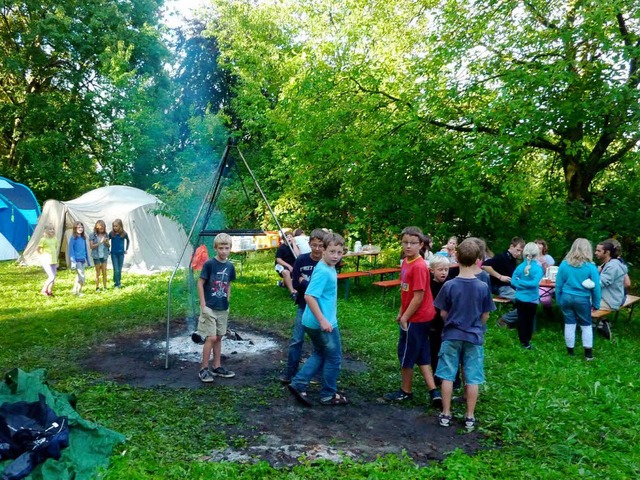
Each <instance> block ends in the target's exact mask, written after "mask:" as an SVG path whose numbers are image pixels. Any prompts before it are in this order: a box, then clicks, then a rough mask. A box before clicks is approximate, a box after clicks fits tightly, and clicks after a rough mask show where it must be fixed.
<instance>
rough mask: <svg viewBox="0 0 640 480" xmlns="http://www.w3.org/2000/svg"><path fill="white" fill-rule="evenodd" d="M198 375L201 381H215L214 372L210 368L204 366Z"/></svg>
mask: <svg viewBox="0 0 640 480" xmlns="http://www.w3.org/2000/svg"><path fill="white" fill-rule="evenodd" d="M198 377H200V381H201V382H204V383H212V382H213V374H212V373H211V372H210V371H209V369H208V368H203V369H201V370H200V372H199V373H198Z"/></svg>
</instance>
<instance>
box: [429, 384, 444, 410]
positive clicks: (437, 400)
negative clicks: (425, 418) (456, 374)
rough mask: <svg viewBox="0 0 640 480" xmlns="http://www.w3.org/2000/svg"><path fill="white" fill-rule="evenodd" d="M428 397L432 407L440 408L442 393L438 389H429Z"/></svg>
mask: <svg viewBox="0 0 640 480" xmlns="http://www.w3.org/2000/svg"><path fill="white" fill-rule="evenodd" d="M429 397H430V398H431V406H432V407H433V408H438V409H440V408H442V395H441V394H440V390H438V389H437V388H434V389H433V390H430V391H429Z"/></svg>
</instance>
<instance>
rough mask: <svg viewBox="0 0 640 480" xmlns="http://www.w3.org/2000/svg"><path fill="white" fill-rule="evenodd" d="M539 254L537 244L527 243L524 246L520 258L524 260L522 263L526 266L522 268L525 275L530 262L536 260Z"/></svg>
mask: <svg viewBox="0 0 640 480" xmlns="http://www.w3.org/2000/svg"><path fill="white" fill-rule="evenodd" d="M539 253H540V249H539V248H538V244H537V243H535V242H529V243H527V244H526V245H525V246H524V249H523V250H522V257H523V258H524V261H525V262H527V266H526V267H524V274H525V275H529V271H530V270H531V262H532V261H534V260H535V259H536V258H538V254H539Z"/></svg>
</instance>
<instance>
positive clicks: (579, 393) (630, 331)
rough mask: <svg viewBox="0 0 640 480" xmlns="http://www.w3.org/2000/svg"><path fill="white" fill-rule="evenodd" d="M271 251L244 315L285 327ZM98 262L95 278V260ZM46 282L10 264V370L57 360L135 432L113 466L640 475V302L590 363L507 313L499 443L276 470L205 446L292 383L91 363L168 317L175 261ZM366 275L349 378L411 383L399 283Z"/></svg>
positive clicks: (1, 320) (125, 472)
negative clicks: (110, 344)
mask: <svg viewBox="0 0 640 480" xmlns="http://www.w3.org/2000/svg"><path fill="white" fill-rule="evenodd" d="M383 258H384V257H383ZM272 261H273V260H272V255H271V254H268V253H266V254H265V253H261V254H255V255H252V256H250V257H249V259H248V261H247V263H245V265H244V271H243V273H242V276H241V278H239V279H238V281H237V282H236V283H235V284H234V286H233V294H232V300H231V319H232V322H233V321H236V322H237V321H239V320H240V319H241V321H243V322H247V323H248V324H251V325H254V326H255V327H257V328H260V329H264V330H268V331H272V332H279V333H281V334H282V335H283V336H285V337H286V336H288V335H289V333H290V328H291V322H292V318H293V314H294V309H293V307H292V305H291V302H290V301H288V299H287V295H286V292H284V290H282V289H278V288H275V281H276V275H275V273H274V272H273V270H272ZM88 273H89V277H91V275H93V270H89V272H88ZM43 281H44V273H43V272H42V271H41V270H40V269H36V268H24V267H17V266H15V265H13V264H12V263H10V262H2V263H0V287H1V288H0V331H1V332H2V334H1V335H0V373H4V372H5V371H7V370H9V369H10V368H12V367H20V368H22V369H24V370H32V369H35V368H41V367H42V368H46V369H47V371H48V379H49V382H50V384H51V386H52V387H53V388H55V389H56V390H58V391H61V392H68V393H74V394H76V395H77V397H78V410H79V412H80V414H81V415H83V416H84V417H85V418H87V419H88V420H91V421H95V422H97V423H99V424H101V425H104V426H106V427H108V428H112V429H114V430H116V431H118V432H121V433H123V434H125V435H126V436H127V442H126V443H125V444H123V445H122V446H120V447H118V449H117V451H115V452H114V455H113V457H112V460H111V465H110V468H109V470H108V471H107V472H106V477H105V478H108V479H122V478H127V479H151V478H166V479H174V478H175V479H182V480H184V479H185V478H240V479H243V478H247V479H255V478H288V479H298V478H300V479H302V478H304V479H308V478H311V479H315V478H317V479H330V478H331V479H333V478H340V477H342V478H347V477H348V478H375V479H378V478H380V479H399V478H407V479H409V478H447V479H449V478H450V479H458V478H460V479H466V478H469V479H471V478H549V479H563V480H564V479H569V478H571V479H572V478H598V479H600V478H607V479H629V478H638V477H640V447H639V445H640V438H639V437H640V433H639V432H640V429H639V428H638V427H637V425H639V424H640V392H639V388H638V383H639V382H638V379H637V376H638V371H639V370H638V360H637V359H638V353H637V352H638V351H639V349H640V340H639V333H640V322H639V321H638V318H636V317H637V315H636V317H634V318H633V319H632V321H631V322H629V321H627V313H626V312H623V313H622V314H621V315H620V320H619V322H618V324H617V325H615V328H614V338H613V341H611V342H607V341H604V340H603V339H602V338H601V337H597V338H596V340H595V349H594V351H595V355H596V360H595V361H593V362H591V363H587V362H585V361H584V360H583V359H582V357H581V356H580V355H576V357H575V358H570V357H568V356H567V355H566V353H565V348H564V338H563V334H562V330H561V326H560V324H559V323H558V322H556V323H553V322H551V321H548V320H546V319H545V318H544V317H542V318H540V320H539V322H538V331H537V332H536V334H535V335H534V340H533V344H534V350H532V351H522V350H521V349H520V348H519V345H518V340H517V335H516V332H514V331H508V330H501V329H498V328H495V326H494V324H495V315H494V316H493V318H492V319H491V320H490V324H489V331H488V333H487V339H486V340H487V341H486V361H485V366H486V375H487V384H486V385H485V386H484V387H483V388H482V389H481V395H480V401H479V404H478V407H477V416H478V418H479V420H480V422H481V424H480V425H481V429H482V432H483V433H484V434H485V435H486V436H487V441H486V447H487V448H486V449H485V450H481V451H480V452H479V453H477V454H476V455H475V456H468V455H466V454H464V453H462V452H460V451H456V452H452V453H451V454H450V455H449V456H448V458H447V459H446V460H445V461H444V462H442V463H440V464H435V465H432V466H430V467H426V468H422V469H418V468H417V467H416V466H415V465H414V464H413V463H412V462H411V460H410V459H409V458H406V457H403V456H400V457H397V456H393V455H391V456H386V457H384V458H380V459H378V460H377V461H375V462H371V463H366V464H360V463H353V462H347V463H344V464H341V465H334V464H330V463H321V464H320V465H314V466H311V465H300V466H298V467H295V468H293V469H289V470H275V469H272V468H270V467H269V466H268V465H266V464H264V463H261V464H258V465H237V464H231V463H213V462H208V461H206V458H207V456H208V455H209V453H210V452H211V450H212V449H214V448H220V447H225V446H233V445H235V444H238V443H241V442H242V441H243V439H242V438H233V437H232V436H231V435H228V434H226V429H229V428H231V427H232V426H233V425H235V424H237V423H239V422H241V421H242V416H241V415H240V412H241V407H246V404H247V402H250V403H251V402H253V403H254V404H256V405H257V404H259V403H261V402H265V401H268V396H270V395H282V394H286V393H281V389H277V390H276V389H274V390H264V389H250V388H247V389H243V390H242V392H238V390H237V388H235V389H234V388H224V387H220V388H216V389H195V390H187V389H169V388H161V387H158V388H150V389H144V388H134V387H131V386H127V385H117V384H114V383H112V382H108V381H105V380H104V379H103V378H101V377H100V376H99V375H98V374H96V373H94V372H88V371H84V370H83V369H82V368H81V367H80V366H79V362H78V360H79V359H80V358H83V357H86V356H87V355H89V354H90V351H91V347H92V346H94V345H97V344H99V343H101V342H104V341H105V340H106V339H108V338H109V337H110V336H112V335H114V334H116V333H120V332H123V331H127V330H133V329H137V328H143V327H145V326H150V325H156V324H158V323H160V324H164V322H165V321H166V315H167V304H166V299H167V283H168V275H167V274H161V275H155V276H135V277H134V276H132V275H127V274H125V278H124V283H125V284H127V285H128V286H127V288H124V289H122V290H121V291H109V292H107V293H105V294H101V295H96V294H93V293H92V292H89V293H87V295H85V296H84V297H82V298H76V297H74V296H72V295H71V294H70V291H71V287H72V282H73V273H72V272H70V271H64V270H63V271H61V272H60V274H59V278H58V281H57V282H56V292H57V293H58V295H57V296H56V297H55V298H45V297H42V296H40V295H38V292H39V290H40V286H41V284H42V282H43ZM90 283H91V282H90ZM185 284H186V282H185V281H184V278H181V276H180V275H178V276H177V279H176V282H175V284H174V287H173V289H172V298H173V300H174V301H173V302H172V311H173V312H174V314H175V316H176V317H178V316H183V315H184V314H185V312H186V311H188V305H189V301H188V298H187V294H186V286H185ZM367 285H368V282H366V281H364V282H362V285H361V286H360V287H356V288H354V289H352V293H351V298H350V299H349V301H344V299H343V298H342V296H341V297H340V300H339V306H338V310H339V317H340V324H341V332H342V338H343V344H344V350H345V352H347V353H348V354H349V355H351V356H353V357H356V358H358V359H361V360H362V361H364V362H366V363H367V364H368V365H369V366H370V367H371V368H370V369H369V371H368V372H365V373H361V374H355V373H350V374H345V375H344V376H343V379H342V381H343V384H344V385H345V387H346V388H347V389H350V388H354V389H358V391H359V392H362V393H363V394H371V395H376V396H379V395H380V394H381V393H383V392H385V391H387V390H388V389H390V388H396V387H397V385H398V383H399V372H398V365H397V359H396V356H395V348H396V340H397V331H396V325H395V322H394V319H395V316H396V312H397V306H396V308H392V307H391V302H390V297H389V296H387V302H386V305H383V304H382V302H381V293H380V292H379V291H378V290H377V289H374V288H372V287H371V286H367ZM89 290H91V289H89ZM341 294H342V290H341ZM396 305H397V302H396ZM558 316H559V312H558ZM578 350H580V349H578ZM423 390H424V387H423V386H422V385H421V382H419V381H416V391H417V393H418V397H420V398H424V393H426V392H424V391H423ZM239 393H241V394H239ZM418 403H420V401H418ZM122 412H126V415H125V414H123V413H122Z"/></svg>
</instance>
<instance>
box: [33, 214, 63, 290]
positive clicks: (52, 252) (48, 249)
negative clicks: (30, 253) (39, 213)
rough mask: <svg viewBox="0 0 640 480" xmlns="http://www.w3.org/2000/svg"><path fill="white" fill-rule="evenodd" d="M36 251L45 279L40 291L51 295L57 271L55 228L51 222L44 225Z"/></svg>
mask: <svg viewBox="0 0 640 480" xmlns="http://www.w3.org/2000/svg"><path fill="white" fill-rule="evenodd" d="M36 251H37V252H38V253H39V254H40V262H41V264H42V268H43V269H44V273H46V274H47V279H46V280H45V281H44V285H42V290H40V293H41V294H42V295H47V296H49V297H53V284H54V283H55V281H56V274H57V273H58V261H57V260H58V239H57V238H56V229H55V227H54V226H53V224H51V223H47V224H46V225H45V227H44V236H43V237H42V238H41V239H40V242H39V243H38V248H37V249H36Z"/></svg>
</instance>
